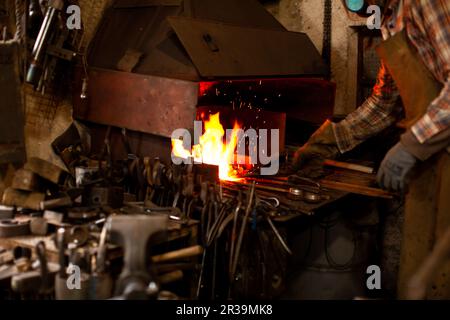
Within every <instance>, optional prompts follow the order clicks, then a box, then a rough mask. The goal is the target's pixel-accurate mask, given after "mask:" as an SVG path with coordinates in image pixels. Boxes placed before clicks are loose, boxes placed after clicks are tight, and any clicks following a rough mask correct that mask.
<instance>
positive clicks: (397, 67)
mask: <svg viewBox="0 0 450 320" xmlns="http://www.w3.org/2000/svg"><path fill="white" fill-rule="evenodd" d="M377 52H378V55H379V56H380V58H381V59H382V60H383V62H384V63H385V65H386V67H387V68H388V70H389V72H390V74H391V76H392V77H393V79H394V80H395V83H396V85H397V87H398V90H399V92H400V95H401V98H402V101H403V105H404V108H405V115H406V116H405V119H404V120H403V121H402V122H400V123H399V126H401V127H402V128H405V129H409V128H410V127H411V126H412V125H414V124H415V123H416V122H417V121H418V120H419V119H420V118H421V117H422V116H423V115H425V113H426V111H427V108H428V106H429V105H430V104H431V102H432V101H433V100H434V99H436V98H437V97H438V96H439V94H440V92H441V91H442V88H443V85H442V84H441V83H439V82H438V81H437V80H436V79H435V78H434V77H433V75H432V74H431V72H430V71H429V70H428V69H427V68H426V66H425V64H424V63H423V62H422V60H421V58H420V56H419V54H418V53H417V52H416V50H415V48H414V47H413V45H412V44H410V43H409V40H408V37H407V34H406V31H402V32H399V33H397V34H396V35H395V36H393V37H391V38H390V39H388V40H386V41H384V42H383V43H382V44H381V45H380V46H379V47H378V48H377ZM449 195H450V155H449V154H448V153H447V152H446V151H443V152H442V153H440V154H438V155H436V156H434V157H433V158H431V159H430V160H428V161H426V162H424V163H422V164H420V165H419V168H418V170H417V172H415V174H414V176H413V179H412V181H411V183H410V186H409V193H408V194H407V196H406V202H405V222H404V225H403V235H402V237H403V240H402V245H401V257H400V270H399V280H398V296H399V298H400V299H405V298H406V297H407V293H408V285H409V282H410V280H411V278H412V276H413V275H414V274H415V273H416V272H417V271H418V269H419V268H420V266H421V265H422V264H423V262H424V261H425V259H426V258H427V257H428V255H429V254H430V253H431V251H432V249H433V247H434V245H435V243H436V242H437V241H438V240H439V239H440V238H441V237H442V236H443V234H444V233H445V231H446V229H447V228H449V227H450V196H449ZM427 298H429V299H449V298H450V263H447V264H446V265H445V266H443V267H442V269H441V270H440V272H438V273H437V274H436V278H435V279H434V281H433V284H432V285H430V287H429V289H428V292H427Z"/></svg>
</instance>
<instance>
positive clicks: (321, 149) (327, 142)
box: [292, 121, 340, 171]
mask: <svg viewBox="0 0 450 320" xmlns="http://www.w3.org/2000/svg"><path fill="white" fill-rule="evenodd" d="M339 154H340V152H339V148H338V146H337V142H336V137H335V136H334V132H333V127H332V123H331V121H326V122H325V123H324V124H323V125H322V126H321V127H320V128H319V129H318V130H317V131H316V132H315V133H314V134H313V135H312V136H311V138H310V139H309V140H308V142H307V143H306V144H305V145H304V146H303V147H301V148H300V149H299V150H298V151H297V152H296V153H295V156H294V160H293V162H292V169H293V170H295V171H299V170H301V169H303V168H304V167H305V166H314V167H317V166H322V165H323V162H324V160H326V159H335V158H336V157H337V156H338V155H339Z"/></svg>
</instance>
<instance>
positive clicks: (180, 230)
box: [0, 220, 199, 263]
mask: <svg viewBox="0 0 450 320" xmlns="http://www.w3.org/2000/svg"><path fill="white" fill-rule="evenodd" d="M198 224H199V223H198V221H196V220H189V221H188V222H187V223H186V224H181V223H178V222H175V221H169V229H168V238H167V242H172V241H176V240H179V239H187V244H188V246H194V245H196V244H197V235H198ZM53 237H54V235H49V236H45V237H42V236H33V235H29V236H21V237H13V238H0V248H3V249H7V250H11V249H14V248H15V247H23V248H28V249H32V250H33V251H34V248H35V247H36V245H37V244H38V243H39V242H41V241H43V242H44V243H45V247H46V249H47V259H48V261H49V262H54V263H57V262H58V250H57V248H56V246H55V242H54V240H53ZM108 252H109V254H108V255H109V257H111V256H113V257H114V256H118V255H119V254H120V253H118V254H116V252H118V251H117V246H114V245H109V246H108Z"/></svg>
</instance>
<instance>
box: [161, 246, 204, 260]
mask: <svg viewBox="0 0 450 320" xmlns="http://www.w3.org/2000/svg"><path fill="white" fill-rule="evenodd" d="M202 253H203V248H202V247H201V246H194V247H189V248H186V249H181V250H176V251H172V252H167V253H164V254H161V255H158V256H154V257H152V262H153V263H162V262H168V261H174V260H181V259H187V258H192V257H196V256H199V255H201V254H202Z"/></svg>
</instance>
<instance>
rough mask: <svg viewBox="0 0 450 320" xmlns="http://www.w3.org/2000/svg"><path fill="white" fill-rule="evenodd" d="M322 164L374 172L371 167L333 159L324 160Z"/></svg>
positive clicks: (368, 172)
mask: <svg viewBox="0 0 450 320" xmlns="http://www.w3.org/2000/svg"><path fill="white" fill-rule="evenodd" d="M323 165H324V166H328V167H335V168H341V169H347V170H351V171H356V172H362V173H367V174H373V173H374V172H375V169H374V168H371V167H367V166H363V165H359V164H354V163H346V162H340V161H334V160H325V162H324V163H323Z"/></svg>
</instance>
